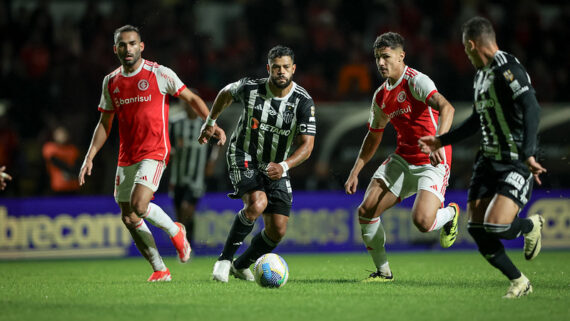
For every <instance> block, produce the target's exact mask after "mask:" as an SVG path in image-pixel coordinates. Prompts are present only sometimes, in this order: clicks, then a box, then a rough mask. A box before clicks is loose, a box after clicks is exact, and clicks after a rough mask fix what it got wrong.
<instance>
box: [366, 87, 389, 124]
mask: <svg viewBox="0 0 570 321" xmlns="http://www.w3.org/2000/svg"><path fill="white" fill-rule="evenodd" d="M380 90H381V87H380V88H378V89H377V90H376V92H374V95H373V96H372V104H371V105H370V114H369V115H368V130H369V131H371V132H381V131H384V127H386V124H387V123H388V117H386V114H385V113H384V112H383V111H382V108H381V107H380V106H379V105H378V103H377V102H376V101H377V97H378V95H380Z"/></svg>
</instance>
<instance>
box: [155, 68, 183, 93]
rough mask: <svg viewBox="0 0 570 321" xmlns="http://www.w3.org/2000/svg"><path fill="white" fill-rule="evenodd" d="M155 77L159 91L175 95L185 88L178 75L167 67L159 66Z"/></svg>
mask: <svg viewBox="0 0 570 321" xmlns="http://www.w3.org/2000/svg"><path fill="white" fill-rule="evenodd" d="M156 78H157V82H158V88H159V89H160V92H161V93H164V94H169V95H172V96H174V97H177V96H178V95H180V93H181V92H182V90H184V88H186V85H185V84H184V83H183V82H182V80H180V78H178V75H177V74H176V73H175V72H174V71H173V70H172V69H170V68H168V67H165V66H159V67H158V72H157V75H156Z"/></svg>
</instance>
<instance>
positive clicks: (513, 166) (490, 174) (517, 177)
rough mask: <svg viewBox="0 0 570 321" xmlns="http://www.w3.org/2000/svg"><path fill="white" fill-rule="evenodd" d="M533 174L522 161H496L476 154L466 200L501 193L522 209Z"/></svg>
mask: <svg viewBox="0 0 570 321" xmlns="http://www.w3.org/2000/svg"><path fill="white" fill-rule="evenodd" d="M532 185H533V176H532V173H531V172H530V171H529V169H528V168H527V166H526V164H525V163H523V162H522V161H519V160H516V161H509V162H498V161H495V160H492V159H489V158H486V157H484V156H482V155H481V153H478V154H477V158H476V159H475V165H474V171H473V176H471V183H470V184H469V194H468V196H467V200H468V201H474V200H478V199H482V198H488V197H493V195H495V194H501V195H503V196H506V197H508V198H510V199H512V200H513V201H514V202H515V203H516V204H517V205H518V206H519V209H522V208H523V207H524V206H525V204H526V203H527V202H528V200H529V199H530V195H531V193H532Z"/></svg>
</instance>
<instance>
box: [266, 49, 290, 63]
mask: <svg viewBox="0 0 570 321" xmlns="http://www.w3.org/2000/svg"><path fill="white" fill-rule="evenodd" d="M283 56H289V57H291V60H292V61H293V62H295V53H293V49H291V48H289V47H285V46H281V45H278V46H275V47H273V48H271V50H269V53H268V54H267V60H268V61H271V60H273V59H275V58H279V57H283Z"/></svg>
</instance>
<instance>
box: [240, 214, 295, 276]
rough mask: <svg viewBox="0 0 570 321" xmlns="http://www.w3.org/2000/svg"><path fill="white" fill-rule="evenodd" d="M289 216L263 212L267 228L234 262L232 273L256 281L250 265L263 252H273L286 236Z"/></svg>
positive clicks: (257, 235) (256, 236) (254, 238)
mask: <svg viewBox="0 0 570 321" xmlns="http://www.w3.org/2000/svg"><path fill="white" fill-rule="evenodd" d="M288 221H289V216H287V215H282V214H268V213H264V214H263V222H264V225H265V228H264V229H263V230H262V231H261V232H259V233H258V234H256V235H255V236H254V237H253V239H252V240H251V244H250V245H249V247H248V248H247V250H245V252H243V254H242V255H240V257H238V258H237V259H236V260H235V261H234V262H233V264H232V267H231V273H232V274H233V275H234V276H235V277H236V278H239V279H242V280H246V281H254V277H253V274H252V273H251V271H250V270H249V267H250V266H251V264H252V263H254V262H255V261H256V260H257V259H258V258H259V257H261V256H262V255H263V254H266V253H270V252H272V251H273V250H274V249H275V248H276V247H277V245H278V244H279V242H280V241H281V240H282V239H283V237H284V236H285V232H286V231H287V222H288Z"/></svg>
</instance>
